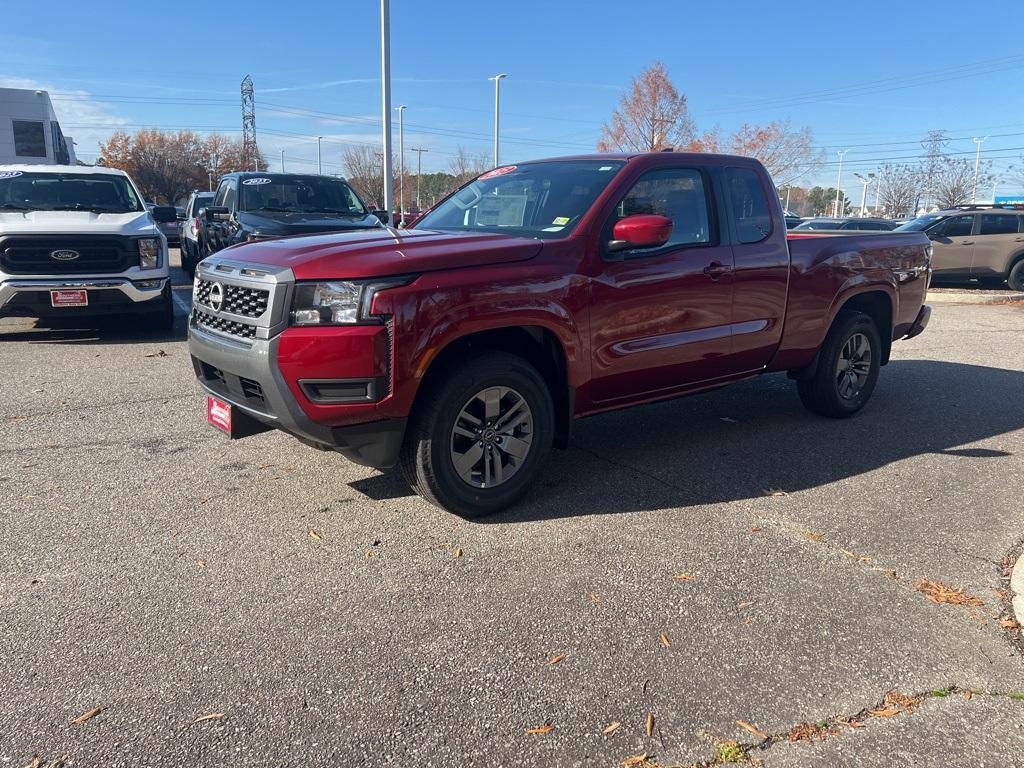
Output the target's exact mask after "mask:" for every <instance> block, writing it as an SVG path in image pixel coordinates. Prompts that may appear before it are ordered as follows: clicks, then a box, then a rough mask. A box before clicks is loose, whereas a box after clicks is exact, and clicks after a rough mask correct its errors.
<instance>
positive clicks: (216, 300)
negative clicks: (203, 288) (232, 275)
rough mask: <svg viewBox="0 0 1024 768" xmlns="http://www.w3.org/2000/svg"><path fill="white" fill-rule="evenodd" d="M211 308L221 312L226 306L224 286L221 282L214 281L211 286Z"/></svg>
mask: <svg viewBox="0 0 1024 768" xmlns="http://www.w3.org/2000/svg"><path fill="white" fill-rule="evenodd" d="M209 301H210V309H212V310H213V311H214V312H220V311H221V309H222V308H223V307H224V286H223V285H221V284H220V283H214V284H213V285H211V286H210V298H209Z"/></svg>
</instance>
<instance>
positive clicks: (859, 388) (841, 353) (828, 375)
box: [796, 312, 882, 419]
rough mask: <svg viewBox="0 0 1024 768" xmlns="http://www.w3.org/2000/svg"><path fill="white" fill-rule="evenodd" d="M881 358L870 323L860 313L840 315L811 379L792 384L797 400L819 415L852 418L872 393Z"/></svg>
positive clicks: (873, 323) (877, 337)
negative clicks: (794, 386)
mask: <svg viewBox="0 0 1024 768" xmlns="http://www.w3.org/2000/svg"><path fill="white" fill-rule="evenodd" d="M881 356H882V342H881V338H880V337H879V335H878V327H877V326H876V325H875V322H874V320H872V319H871V317H869V316H868V315H866V314H864V313H863V312H844V313H842V314H840V315H839V317H838V318H837V319H836V322H835V323H834V324H833V326H832V329H831V330H830V331H829V334H828V336H827V337H826V338H825V343H824V344H823V345H822V348H821V352H820V355H819V357H818V367H817V369H816V370H815V372H814V376H812V377H811V378H810V379H806V380H801V381H797V383H796V386H797V392H799V393H800V400H801V401H802V402H803V404H804V405H805V406H806V407H807V408H808V409H809V410H811V411H813V412H814V413H817V414H820V415H822V416H829V417H831V418H834V419H841V418H846V417H848V416H853V414H855V413H857V411H859V410H860V409H861V408H863V407H864V406H865V405H866V404H867V402H868V400H870V399H871V393H872V392H874V391H875V384H876V383H877V382H878V370H879V366H880V365H881Z"/></svg>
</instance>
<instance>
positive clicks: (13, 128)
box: [0, 88, 75, 165]
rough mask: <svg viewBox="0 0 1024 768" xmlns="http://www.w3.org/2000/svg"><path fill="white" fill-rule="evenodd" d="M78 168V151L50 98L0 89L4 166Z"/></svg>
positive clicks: (0, 155)
mask: <svg viewBox="0 0 1024 768" xmlns="http://www.w3.org/2000/svg"><path fill="white" fill-rule="evenodd" d="M14 163H18V164H25V163H30V164H39V165H74V164H75V148H74V142H73V141H72V140H71V137H69V136H65V135H64V133H63V132H62V131H61V129H60V123H59V122H57V115H56V113H55V112H54V111H53V103H52V102H51V101H50V94H48V93H47V92H46V91H37V90H32V89H28V88H0V165H10V164H14Z"/></svg>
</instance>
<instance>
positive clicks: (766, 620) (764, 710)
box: [0, 273, 1024, 768]
mask: <svg viewBox="0 0 1024 768" xmlns="http://www.w3.org/2000/svg"><path fill="white" fill-rule="evenodd" d="M178 282H179V283H180V284H181V286H182V287H181V288H179V290H178V291H177V293H178V296H179V304H180V306H179V307H178V312H179V314H180V317H179V318H178V323H177V326H176V332H175V333H174V334H173V335H172V337H169V338H162V339H154V338H152V337H147V336H145V335H142V334H141V333H138V334H136V333H128V332H124V331H120V330H118V329H117V328H116V327H110V326H108V327H105V328H102V329H99V330H94V329H76V328H72V327H56V328H52V327H35V323H34V322H33V321H31V320H2V321H0V370H3V372H4V375H3V377H2V383H0V395H2V396H0V424H2V430H0V497H2V498H3V500H4V503H3V504H2V506H0V531H2V532H3V537H2V541H3V550H4V556H3V558H2V560H0V616H2V617H3V620H2V630H0V766H12V767H15V768H22V766H26V765H32V764H33V760H34V758H35V757H38V758H39V761H40V762H39V763H38V764H37V765H41V766H46V765H50V764H51V763H52V762H53V761H63V763H64V764H65V765H69V766H71V765H74V766H181V765H193V766H213V765H217V766H227V765H230V766H250V765H251V766H313V765H316V766H319V765H374V766H376V765H388V766H449V765H457V766H463V767H464V766H499V765H510V766H511V765H516V766H520V765H523V766H525V765H530V766H534V765H536V766H563V765H565V766H602V765H606V766H616V765H619V764H620V763H621V762H622V761H624V760H625V761H627V763H626V764H627V765H629V764H632V765H634V766H637V765H648V766H651V765H653V764H655V763H657V764H659V765H661V766H668V765H678V764H682V765H689V764H692V763H695V762H696V763H698V764H702V765H708V764H713V763H715V764H717V763H721V762H726V761H727V760H732V759H735V760H741V759H747V760H753V761H762V762H763V764H764V765H766V766H770V767H771V768H783V767H785V766H818V765H821V766H903V765H907V766H910V765H913V766H922V765H928V766H931V765H934V766H999V767H1004V766H1024V665H1022V663H1021V662H1022V656H1021V648H1022V646H1021V644H1020V632H1019V630H1017V629H1013V628H1012V623H1013V622H1012V620H1011V619H1010V615H1009V614H1008V613H1007V610H1008V599H1007V595H1006V589H1007V584H1008V580H1007V578H1006V577H1007V575H1008V574H1007V573H1006V572H1005V563H1004V558H1005V557H1007V556H1008V555H1009V554H1011V553H1016V552H1019V549H1020V546H1021V543H1022V540H1024V504H1022V499H1024V493H1022V491H1021V483H1020V478H1021V477H1022V474H1024V343H1022V339H1024V305H1008V306H998V305H996V306H966V305H964V306H961V305H955V304H942V305H939V306H937V307H936V310H935V314H934V318H933V321H932V325H931V326H930V327H929V329H928V330H927V332H926V333H925V334H924V335H923V336H921V337H919V338H917V339H914V340H912V341H909V342H904V343H900V344H897V345H895V346H894V354H893V361H892V363H891V364H890V365H889V366H888V367H887V368H885V369H883V371H882V376H881V379H880V383H879V386H878V389H877V391H876V393H875V396H874V399H873V401H872V403H871V404H870V405H869V406H868V408H867V409H866V410H865V411H864V412H863V413H862V414H861V415H860V416H858V417H857V418H855V419H853V420H850V421H843V422H833V421H827V420H822V419H820V418H817V417H814V416H812V415H810V414H809V413H808V412H806V411H805V410H804V409H803V408H802V407H801V405H800V403H799V400H798V399H797V396H796V392H795V389H794V388H793V386H792V385H791V382H789V381H787V380H786V379H785V378H784V377H781V376H773V377H768V378H764V379H761V380H757V381H754V382H749V383H745V384H741V385H738V386H735V387H733V388H731V389H728V390H724V391H720V392H717V393H712V394H708V395H703V396H698V397H695V398H690V399H686V400H680V401H676V402H671V403H665V404H660V405H656V406H649V407H644V408H641V409H637V410H633V411H628V412H623V413H619V414H611V415H606V416H602V417H597V418H593V419H590V420H586V421H583V422H580V424H579V426H578V429H577V432H576V434H575V437H574V445H573V447H572V448H571V449H570V450H568V451H559V452H556V453H555V454H554V455H553V458H552V460H551V461H550V466H549V467H548V469H547V473H546V475H545V477H544V478H543V481H542V483H541V486H540V487H539V488H538V489H537V490H536V491H535V492H534V493H532V494H531V495H530V496H529V497H528V498H527V500H526V501H525V502H524V503H522V504H520V505H519V506H518V507H516V508H515V509H513V510H512V511H510V512H507V513H504V514H500V515H498V516H495V517H492V518H489V519H486V520H483V521H477V522H469V521H464V520H462V519H459V518H457V517H454V516H452V515H450V514H447V513H444V512H441V511H439V510H437V509H435V508H433V507H431V506H429V505H427V504H426V503H425V502H423V501H421V500H420V499H418V498H416V497H414V496H411V495H410V492H409V490H408V488H406V487H405V486H403V484H402V483H401V482H400V481H399V480H398V479H397V478H396V477H395V476H393V475H390V474H381V473H378V472H376V471H373V470H367V469H363V468H360V467H356V466H354V465H351V464H348V463H347V462H345V461H344V460H343V459H342V458H341V457H338V456H334V455H327V454H321V453H318V452H316V451H313V450H310V449H308V448H305V447H303V446H302V445H300V444H299V443H298V442H296V441H294V440H292V439H291V438H288V437H286V436H283V435H279V434H265V435H260V436H257V437H254V438H251V439H248V440H244V441H240V442H236V443H230V442H228V441H226V440H225V439H223V438H222V437H221V436H220V435H219V434H217V433H215V432H214V430H212V429H210V428H208V427H207V426H206V424H205V414H204V408H203V406H204V401H203V399H202V397H201V396H200V390H199V387H198V386H197V384H196V383H195V382H194V380H193V374H192V371H191V367H190V365H189V361H188V354H187V348H186V344H185V342H184V327H185V311H186V308H187V305H188V301H189V297H190V294H189V288H188V287H187V286H186V285H185V284H184V279H183V277H182V276H181V275H180V273H179V275H178ZM921 580H930V581H935V582H941V583H943V584H946V585H949V586H954V587H957V588H960V589H961V590H962V599H958V601H959V602H964V603H972V602H973V603H980V604H974V605H971V604H965V605H958V604H949V603H935V602H932V601H930V600H929V599H927V598H926V595H925V594H924V593H922V592H921V591H918V589H917V588H916V586H915V585H918V584H919V583H920V581H921ZM96 708H100V711H99V712H95V710H96ZM90 713H92V714H91V716H90V717H88V718H85V719H84V721H82V722H77V723H75V722H72V721H73V720H75V719H81V718H80V716H83V715H89V714H90ZM615 723H618V724H619V725H618V726H617V727H612V726H614V724H615ZM529 731H533V732H529ZM606 731H607V733H605V732H606ZM641 755H646V756H647V757H646V758H644V759H641V757H640V756H641ZM630 758H633V760H632V762H631V763H630V762H629V759H630ZM716 761H717V762H716Z"/></svg>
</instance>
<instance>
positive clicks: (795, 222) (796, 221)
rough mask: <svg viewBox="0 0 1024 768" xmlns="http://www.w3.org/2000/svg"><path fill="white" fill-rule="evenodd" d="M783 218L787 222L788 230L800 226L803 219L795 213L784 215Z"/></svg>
mask: <svg viewBox="0 0 1024 768" xmlns="http://www.w3.org/2000/svg"><path fill="white" fill-rule="evenodd" d="M783 218H784V219H785V220H786V229H793V228H794V227H797V226H799V225H800V223H801V222H802V221H803V219H802V218H801V217H799V216H797V215H796V214H795V213H789V212H788V211H787V212H786V213H784V214H783Z"/></svg>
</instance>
